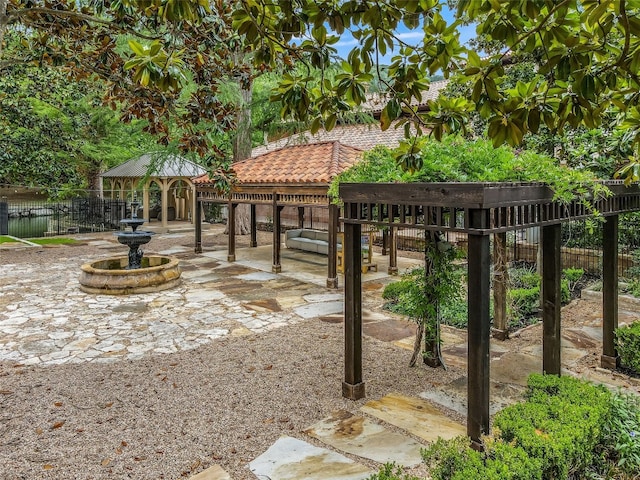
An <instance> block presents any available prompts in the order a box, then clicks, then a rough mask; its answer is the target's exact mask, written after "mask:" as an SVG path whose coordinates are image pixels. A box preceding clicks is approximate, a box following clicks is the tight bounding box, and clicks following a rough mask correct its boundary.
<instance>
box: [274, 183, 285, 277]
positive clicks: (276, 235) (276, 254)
mask: <svg viewBox="0 0 640 480" xmlns="http://www.w3.org/2000/svg"><path fill="white" fill-rule="evenodd" d="M282 208H283V207H282V206H280V205H278V195H277V194H275V193H274V194H273V265H272V266H271V271H272V272H273V273H280V272H281V271H282V265H281V264H280V246H281V243H282V240H281V239H280V233H281V222H280V213H281V212H282Z"/></svg>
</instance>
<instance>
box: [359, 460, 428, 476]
mask: <svg viewBox="0 0 640 480" xmlns="http://www.w3.org/2000/svg"><path fill="white" fill-rule="evenodd" d="M368 480H420V479H419V478H418V477H414V476H410V475H407V474H406V473H404V471H403V470H402V467H400V466H398V465H396V464H395V463H393V462H392V463H385V464H384V465H383V466H382V467H380V470H379V471H378V473H375V474H373V475H371V476H370V477H368Z"/></svg>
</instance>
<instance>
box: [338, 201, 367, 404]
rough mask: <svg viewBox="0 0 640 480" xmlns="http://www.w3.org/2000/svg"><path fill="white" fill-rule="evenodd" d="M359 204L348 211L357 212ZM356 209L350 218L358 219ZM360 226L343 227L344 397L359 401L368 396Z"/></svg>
mask: <svg viewBox="0 0 640 480" xmlns="http://www.w3.org/2000/svg"><path fill="white" fill-rule="evenodd" d="M357 207H358V206H357V205H356V204H351V205H349V208H352V209H357ZM356 213H357V210H354V211H353V212H352V215H350V217H351V218H356ZM361 233H362V229H361V227H360V224H350V223H345V224H344V243H343V245H342V251H343V262H344V381H343V382H342V396H343V397H346V398H348V399H350V400H358V399H359V398H363V397H364V395H365V389H364V382H363V381H362V283H361V280H362V264H361V262H362V257H361V256H360V235H361Z"/></svg>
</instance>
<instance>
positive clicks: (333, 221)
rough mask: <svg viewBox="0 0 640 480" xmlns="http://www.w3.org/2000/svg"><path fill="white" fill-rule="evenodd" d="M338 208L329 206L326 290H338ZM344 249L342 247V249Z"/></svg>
mask: <svg viewBox="0 0 640 480" xmlns="http://www.w3.org/2000/svg"><path fill="white" fill-rule="evenodd" d="M339 217H340V212H339V209H338V206H337V205H335V204H333V203H330V204H329V248H328V251H327V254H328V256H329V258H328V264H327V288H338V219H339ZM342 248H344V245H343V247H342Z"/></svg>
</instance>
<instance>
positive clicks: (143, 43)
mask: <svg viewBox="0 0 640 480" xmlns="http://www.w3.org/2000/svg"><path fill="white" fill-rule="evenodd" d="M230 13H231V7H230V5H229V2H225V1H223V0H215V1H209V0H192V1H176V0H163V1H136V0H121V1H110V0H91V1H74V0H0V44H1V45H4V44H3V42H2V40H3V38H4V37H6V36H7V35H9V34H13V35H19V36H20V37H21V38H20V40H21V43H20V48H15V49H7V48H4V47H0V72H3V71H5V69H7V68H9V67H11V66H12V65H16V64H26V63H35V64H38V65H45V64H50V65H54V66H57V67H60V68H61V69H63V70H64V71H65V72H66V73H68V74H69V75H70V77H71V78H73V79H75V80H81V79H84V78H87V77H97V78H99V79H101V80H102V81H104V82H105V84H106V86H107V92H106V96H105V101H106V103H107V104H109V105H111V106H112V107H113V108H114V109H119V110H120V111H121V112H122V115H121V119H123V120H125V121H130V120H133V119H136V118H137V119H143V120H146V121H147V124H146V127H145V130H146V131H147V132H149V133H151V134H154V135H156V136H157V137H158V139H159V141H160V142H161V143H163V144H169V143H170V142H174V143H175V144H177V146H178V148H180V149H181V150H182V151H185V152H186V151H190V152H195V153H197V154H199V155H200V156H202V157H212V158H211V162H213V161H214V159H216V155H215V154H216V153H221V152H218V150H217V148H216V145H215V144H214V142H213V139H214V138H215V137H216V134H217V133H223V132H227V131H229V130H230V129H232V128H233V127H234V124H235V107H234V106H233V105H232V104H230V103H228V102H224V101H222V100H221V99H220V96H219V90H220V85H221V84H223V83H225V82H228V81H230V80H233V81H238V82H240V83H242V84H248V83H249V82H250V80H251V76H252V70H251V68H250V66H249V65H248V64H246V62H244V61H239V59H241V60H242V57H241V56H239V55H238V54H237V53H238V51H240V52H241V53H242V52H243V51H244V49H243V46H242V43H241V39H239V37H238V35H237V34H236V33H235V32H234V31H233V30H232V29H231V18H230ZM220 156H222V155H220Z"/></svg>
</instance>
